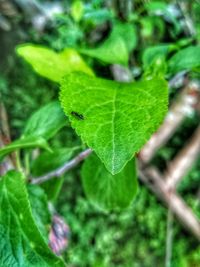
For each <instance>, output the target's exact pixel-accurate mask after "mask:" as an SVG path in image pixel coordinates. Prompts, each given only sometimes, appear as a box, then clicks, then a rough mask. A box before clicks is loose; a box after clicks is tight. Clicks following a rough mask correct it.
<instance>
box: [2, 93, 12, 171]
mask: <svg viewBox="0 0 200 267" xmlns="http://www.w3.org/2000/svg"><path fill="white" fill-rule="evenodd" d="M10 142H11V139H10V129H9V125H8V116H7V112H6V109H5V106H4V103H3V101H2V99H1V95H0V148H2V147H4V146H6V145H7V144H9V143H10ZM13 167H14V158H12V156H10V157H9V156H8V157H6V158H5V159H4V160H3V162H1V163H0V175H3V174H4V173H6V172H7V171H8V170H10V169H13Z"/></svg>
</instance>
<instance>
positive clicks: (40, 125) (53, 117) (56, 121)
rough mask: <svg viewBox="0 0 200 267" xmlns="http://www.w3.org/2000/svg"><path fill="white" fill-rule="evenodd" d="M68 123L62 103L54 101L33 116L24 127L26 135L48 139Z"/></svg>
mask: <svg viewBox="0 0 200 267" xmlns="http://www.w3.org/2000/svg"><path fill="white" fill-rule="evenodd" d="M66 124H67V120H66V117H65V115H64V113H63V111H62V109H61V106H60V103H59V102H58V101H53V102H51V103H49V104H47V105H45V106H44V107H42V108H40V109H39V110H38V111H36V112H35V113H34V114H33V115H32V116H31V118H30V119H29V120H28V122H27V124H26V127H25V129H24V136H35V137H36V136H41V137H43V138H45V139H46V140H48V139H49V138H51V137H52V136H54V135H55V134H56V133H57V132H58V131H59V130H60V129H61V128H62V127H64V126H65V125H66Z"/></svg>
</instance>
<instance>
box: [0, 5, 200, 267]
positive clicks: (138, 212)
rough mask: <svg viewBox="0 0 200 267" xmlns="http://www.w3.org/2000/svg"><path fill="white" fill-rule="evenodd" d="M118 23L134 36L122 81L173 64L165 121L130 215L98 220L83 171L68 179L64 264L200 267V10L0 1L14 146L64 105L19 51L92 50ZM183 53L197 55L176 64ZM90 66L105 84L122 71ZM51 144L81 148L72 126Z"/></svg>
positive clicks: (4, 85)
mask: <svg viewBox="0 0 200 267" xmlns="http://www.w3.org/2000/svg"><path fill="white" fill-rule="evenodd" d="M113 20H120V21H127V20H128V21H129V22H130V23H132V25H133V27H134V38H135V48H134V50H133V51H132V52H131V54H130V57H129V72H128V74H127V73H125V75H131V76H132V78H133V79H135V80H137V79H139V78H140V77H141V75H142V73H143V71H144V68H145V66H148V65H150V62H151V61H152V58H155V57H156V56H157V55H160V56H161V57H162V56H163V57H165V59H166V60H165V62H166V65H167V64H169V65H170V64H171V65H170V66H171V69H170V70H171V73H170V74H169V73H167V77H166V78H167V79H168V81H169V85H170V87H169V98H170V107H169V113H168V114H167V117H166V120H165V122H164V124H163V125H162V126H161V128H160V130H159V131H158V132H157V133H156V135H154V136H153V137H152V139H151V140H150V142H149V143H147V144H146V145H145V147H144V148H143V150H142V151H141V152H140V154H139V155H138V157H139V159H140V161H141V162H142V164H144V165H145V166H148V167H147V168H145V171H144V172H142V173H139V176H140V187H139V192H138V194H137V197H136V199H135V200H134V203H133V205H131V207H130V208H129V209H127V210H125V211H123V212H120V213H114V212H113V213H106V212H105V213H104V212H100V211H99V210H98V209H96V208H95V207H94V206H93V205H91V204H90V203H89V202H88V200H87V199H86V197H85V195H84V193H83V189H82V185H81V181H80V175H79V168H77V169H76V170H75V171H73V172H70V173H68V174H67V175H66V177H65V183H64V186H63V188H62V191H61V193H60V194H59V197H58V202H57V204H56V209H57V210H59V213H60V214H61V215H62V216H63V218H64V219H65V221H66V222H67V224H68V226H69V229H70V238H69V244H68V248H67V249H66V251H65V252H64V258H65V259H66V261H67V263H68V266H74V267H76V266H77V267H84V266H91V267H104V266H106V267H114V266H121V267H130V266H134V267H157V266H158V267H162V266H166V267H167V266H168V267H169V266H171V267H172V266H173V267H199V266H200V246H199V240H200V222H199V219H200V187H199V184H200V158H199V156H200V130H199V122H200V117H199V112H200V102H199V94H200V74H199V67H200V52H199V50H195V49H194V50H192V48H194V47H198V44H199V42H200V1H198V0H194V1H189V0H188V1H186V0H185V1H173V0H171V1H148V0H143V1H142V0H136V1H129V0H126V1H117V0H116V1H114V0H113V1H112V0H107V1H106V0H92V1H76V0H75V1H56V0H55V1H42V0H41V1H39V0H38V1H37V0H12V1H11V0H0V40H1V42H0V94H1V101H2V102H3V103H4V106H5V108H6V111H7V114H8V121H9V126H10V129H11V139H12V140H14V139H16V138H17V137H18V136H19V135H20V133H21V131H22V129H23V127H24V125H25V123H26V120H27V119H28V118H29V117H30V115H31V114H32V113H33V112H34V111H36V110H37V109H38V108H40V107H41V106H42V105H44V104H46V103H48V102H49V101H50V100H52V99H57V97H58V85H57V84H53V83H52V82H49V81H48V80H46V79H44V78H42V77H40V76H38V75H37V74H35V73H34V72H33V71H32V68H31V67H30V66H29V65H28V64H27V63H25V62H24V61H22V60H21V59H20V58H19V57H18V56H17V55H16V53H15V47H16V45H18V44H21V43H27V42H30V43H35V44H41V45H45V46H47V47H49V48H52V49H54V50H56V51H61V50H63V49H64V48H65V47H73V48H75V49H77V50H79V49H80V48H85V47H90V48H95V47H97V46H98V45H99V44H101V43H102V42H103V41H104V40H106V38H107V37H108V35H109V33H110V31H111V29H112V25H113ZM124 34H125V33H124ZM126 34H128V33H126ZM186 48H189V49H191V51H186V52H183V53H182V54H181V55H179V58H178V59H176V58H175V59H173V60H172V57H173V56H174V55H175V54H176V53H177V52H178V51H181V50H184V49H186ZM156 49H157V50H156ZM111 52H112V51H111ZM119 53H120V51H119ZM170 58H171V61H170ZM85 60H86V61H87V62H88V64H89V65H90V66H91V67H92V68H93V69H94V71H95V72H96V73H97V75H99V76H101V77H105V78H113V75H114V76H115V75H117V74H118V72H117V71H119V73H120V75H121V74H122V72H123V71H124V70H123V68H122V69H121V68H120V67H119V66H116V65H112V64H109V65H107V64H106V65H105V64H104V63H103V62H101V61H96V60H95V59H94V58H92V57H87V56H85ZM176 60H177V62H176ZM181 60H182V61H183V62H182V61H181ZM184 60H185V62H184ZM194 61H195V64H196V65H195V64H194V65H195V66H194V65H192V67H191V64H193V63H194ZM174 62H175V63H174ZM180 62H181V63H180ZM191 62H192V63H191ZM173 64H174V65H173ZM184 66H185V67H184ZM167 67H168V65H167ZM126 71H127V69H126ZM51 142H53V143H54V145H55V146H57V147H62V146H63V145H65V146H77V145H80V143H81V142H80V139H79V138H78V137H77V136H76V135H75V133H74V131H73V130H72V129H71V128H70V127H68V128H67V131H66V129H63V130H62V131H61V132H60V133H59V135H58V136H57V137H56V138H54V139H53V140H52V141H51ZM170 210H172V211H173V212H171V211H170Z"/></svg>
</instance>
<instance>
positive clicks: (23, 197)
mask: <svg viewBox="0 0 200 267" xmlns="http://www.w3.org/2000/svg"><path fill="white" fill-rule="evenodd" d="M0 192H1V194H0V203H1V209H0V238H1V243H0V251H1V257H0V266H4V267H10V266H16V267H21V266H23V267H31V266H34V267H41V266H44V267H52V266H57V267H64V263H63V262H62V260H61V259H59V258H58V257H56V256H55V255H54V254H53V253H52V252H51V251H50V249H49V247H48V246H47V244H46V243H45V242H44V239H43V237H42V236H41V234H40V232H39V230H38V228H37V226H36V224H35V222H34V220H33V216H32V214H31V210H30V203H29V201H28V195H27V192H26V188H25V184H24V177H23V176H22V175H21V174H20V173H18V172H15V171H11V172H9V173H7V174H6V175H5V176H3V177H2V178H1V180H0Z"/></svg>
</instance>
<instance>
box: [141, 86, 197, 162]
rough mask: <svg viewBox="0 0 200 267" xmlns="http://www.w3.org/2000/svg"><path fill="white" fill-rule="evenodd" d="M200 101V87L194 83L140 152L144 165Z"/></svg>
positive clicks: (187, 88) (184, 92)
mask: <svg viewBox="0 0 200 267" xmlns="http://www.w3.org/2000/svg"><path fill="white" fill-rule="evenodd" d="M198 100H199V85H198V84H197V83H194V82H192V83H190V84H189V85H188V86H187V87H186V88H185V89H184V90H183V91H182V93H181V94H180V96H179V99H178V100H177V99H176V100H175V102H174V104H172V106H171V108H170V110H169V112H168V114H167V116H166V118H165V120H164V122H163V124H162V125H161V126H160V128H159V129H158V131H157V132H156V133H154V134H153V135H152V137H151V138H150V140H149V141H148V142H147V143H146V144H145V145H144V147H143V148H142V150H141V151H140V153H139V157H140V159H141V160H142V161H143V162H144V163H148V162H149V161H150V160H151V159H152V157H153V156H154V154H155V152H156V151H157V150H158V149H159V148H160V147H161V146H163V145H164V144H165V143H166V142H167V141H168V140H169V139H170V138H171V136H172V135H173V133H174V132H175V131H176V129H177V128H178V126H179V125H180V124H181V123H182V121H183V120H184V118H185V117H186V116H187V115H188V114H191V112H192V111H193V109H194V108H196V105H197V103H198Z"/></svg>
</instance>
